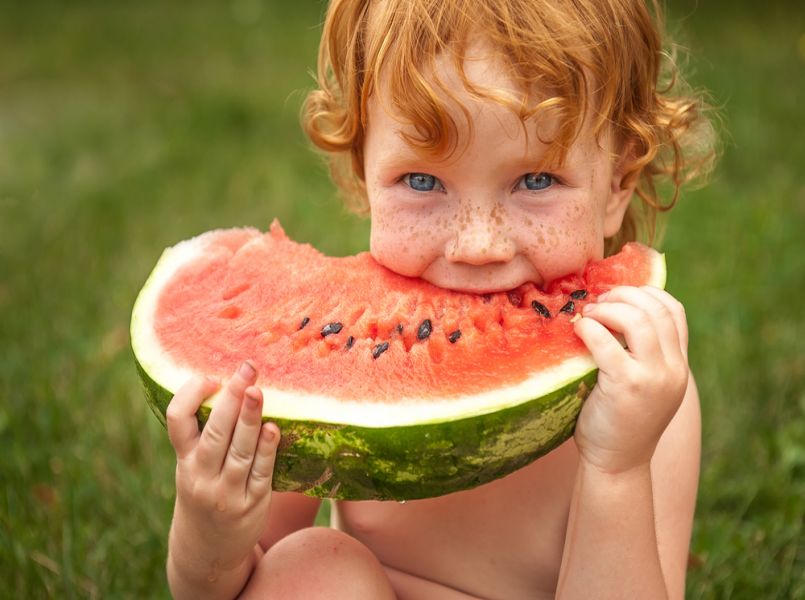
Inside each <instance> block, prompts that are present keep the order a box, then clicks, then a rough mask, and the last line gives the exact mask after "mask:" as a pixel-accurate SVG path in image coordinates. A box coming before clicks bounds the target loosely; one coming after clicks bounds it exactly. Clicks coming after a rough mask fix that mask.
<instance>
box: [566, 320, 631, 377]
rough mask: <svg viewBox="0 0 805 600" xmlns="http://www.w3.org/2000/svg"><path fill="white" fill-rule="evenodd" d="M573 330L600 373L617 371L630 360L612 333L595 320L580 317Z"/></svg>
mask: <svg viewBox="0 0 805 600" xmlns="http://www.w3.org/2000/svg"><path fill="white" fill-rule="evenodd" d="M573 330H574V331H575V332H576V335H578V336H579V337H580V338H581V341H583V342H584V344H585V345H586V346H587V349H588V350H589V351H590V353H591V354H592V355H593V360H594V361H595V364H597V365H598V368H599V369H600V370H601V371H603V372H605V373H606V372H610V373H611V372H615V371H618V370H619V369H622V368H623V366H624V364H625V363H626V362H628V361H629V360H630V358H629V355H628V354H627V353H626V350H624V348H623V347H622V346H621V345H620V343H619V342H618V340H616V339H615V336H614V335H612V332H611V331H609V330H608V329H607V328H606V327H604V326H603V325H602V324H601V323H599V322H598V321H596V320H595V319H591V318H588V317H582V318H581V319H578V320H577V321H576V322H575V323H573Z"/></svg>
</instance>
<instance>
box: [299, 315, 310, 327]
mask: <svg viewBox="0 0 805 600" xmlns="http://www.w3.org/2000/svg"><path fill="white" fill-rule="evenodd" d="M308 323H310V317H305V318H304V319H302V322H301V323H299V329H304V328H305V325H307V324H308Z"/></svg>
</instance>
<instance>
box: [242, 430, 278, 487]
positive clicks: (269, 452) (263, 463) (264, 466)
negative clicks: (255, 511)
mask: <svg viewBox="0 0 805 600" xmlns="http://www.w3.org/2000/svg"><path fill="white" fill-rule="evenodd" d="M279 440H280V430H279V428H278V427H277V426H276V425H275V424H274V423H264V424H263V426H262V428H261V429H260V439H259V440H258V442H257V451H256V452H255V455H254V462H253V463H252V470H251V472H250V473H249V481H248V483H247V487H246V492H247V494H248V495H250V496H253V497H255V498H259V497H262V496H265V495H266V494H267V493H269V492H270V491H271V481H272V479H273V477H274V462H275V460H276V457H277V445H278V444H279Z"/></svg>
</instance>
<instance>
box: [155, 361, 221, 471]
mask: <svg viewBox="0 0 805 600" xmlns="http://www.w3.org/2000/svg"><path fill="white" fill-rule="evenodd" d="M219 386H220V384H219V383H218V382H217V381H216V380H214V379H211V378H208V377H202V376H200V375H197V376H195V377H192V378H191V379H188V380H187V381H186V382H185V383H184V385H182V387H180V388H179V391H177V392H176V395H175V396H174V397H173V399H172V400H171V401H170V404H168V409H167V410H166V411H165V418H166V420H167V425H168V437H169V438H170V441H171V444H172V445H173V448H174V450H176V457H177V458H184V457H185V456H187V454H188V453H189V452H190V451H191V450H192V449H193V448H195V446H196V442H197V440H198V438H199V431H198V419H197V418H196V413H197V412H198V409H199V407H200V406H201V403H202V402H204V399H205V398H207V397H209V396H210V395H211V394H212V393H214V392H215V390H217V389H218V387H219Z"/></svg>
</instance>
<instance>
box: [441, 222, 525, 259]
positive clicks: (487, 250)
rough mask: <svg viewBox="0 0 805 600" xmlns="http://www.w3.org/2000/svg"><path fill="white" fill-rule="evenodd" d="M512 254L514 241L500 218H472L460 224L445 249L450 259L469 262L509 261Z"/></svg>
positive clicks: (514, 249)
mask: <svg viewBox="0 0 805 600" xmlns="http://www.w3.org/2000/svg"><path fill="white" fill-rule="evenodd" d="M515 254H516V248H515V244H514V242H513V241H512V239H511V238H510V237H509V236H508V235H507V234H506V231H505V228H504V227H503V225H502V222H501V221H500V219H495V218H474V219H469V220H468V221H466V222H465V223H464V224H460V225H459V228H458V231H457V232H456V234H455V235H454V236H453V237H452V239H451V240H450V241H449V242H448V243H447V248H446V249H445V257H446V258H447V260H449V261H450V262H456V263H457V262H463V263H467V264H471V265H484V264H487V263H491V262H508V261H510V260H511V259H513V258H514V256H515Z"/></svg>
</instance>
